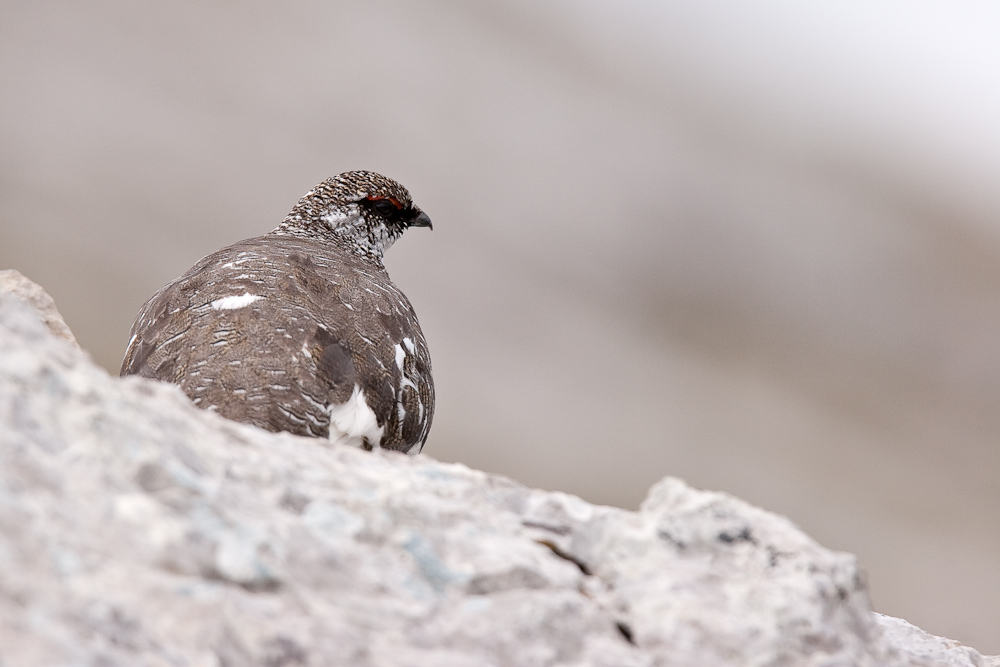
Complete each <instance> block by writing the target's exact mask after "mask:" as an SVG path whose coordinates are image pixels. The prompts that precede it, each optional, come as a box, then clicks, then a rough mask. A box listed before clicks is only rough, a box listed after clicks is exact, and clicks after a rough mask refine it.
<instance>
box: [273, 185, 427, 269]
mask: <svg viewBox="0 0 1000 667" xmlns="http://www.w3.org/2000/svg"><path fill="white" fill-rule="evenodd" d="M407 227H430V228H431V229H433V227H432V226H431V219H430V218H429V217H427V214H426V213H424V212H423V211H421V210H420V209H419V208H418V207H417V206H416V205H414V203H413V200H412V199H410V193H409V192H407V190H406V188H404V187H403V186H402V185H400V184H399V183H397V182H396V181H394V180H392V179H391V178H386V177H385V176H382V175H381V174H377V173H375V172H374V171H345V172H344V173H342V174H340V175H339V176H334V177H333V178H328V179H327V180H325V181H323V182H322V183H320V184H319V185H317V186H316V187H314V188H313V189H312V190H310V191H309V192H307V193H306V194H305V195H304V196H303V197H302V199H300V200H299V201H298V203H297V204H295V206H294V207H293V208H292V210H291V212H290V213H289V214H288V215H287V216H286V217H285V219H284V220H283V221H282V222H281V224H280V225H278V227H277V229H275V230H274V231H273V232H272V234H279V235H290V236H301V237H307V238H320V239H327V240H330V241H333V242H335V243H338V244H339V245H346V246H347V247H348V248H349V249H350V250H351V251H352V252H355V253H356V254H359V255H362V256H365V257H369V258H373V259H376V260H378V261H381V260H382V254H383V253H384V252H385V251H386V250H388V249H389V247H390V246H391V245H392V244H393V243H394V242H395V241H396V239H398V238H399V237H400V236H401V235H402V234H403V232H404V231H405V230H406V228H407Z"/></svg>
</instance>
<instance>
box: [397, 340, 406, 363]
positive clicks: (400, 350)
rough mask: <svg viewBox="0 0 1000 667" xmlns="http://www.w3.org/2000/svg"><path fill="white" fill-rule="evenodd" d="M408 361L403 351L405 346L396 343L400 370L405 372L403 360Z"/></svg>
mask: <svg viewBox="0 0 1000 667" xmlns="http://www.w3.org/2000/svg"><path fill="white" fill-rule="evenodd" d="M404 359H406V352H404V351H403V346H402V345H400V344H399V343H396V365H397V366H399V370H403V360H404Z"/></svg>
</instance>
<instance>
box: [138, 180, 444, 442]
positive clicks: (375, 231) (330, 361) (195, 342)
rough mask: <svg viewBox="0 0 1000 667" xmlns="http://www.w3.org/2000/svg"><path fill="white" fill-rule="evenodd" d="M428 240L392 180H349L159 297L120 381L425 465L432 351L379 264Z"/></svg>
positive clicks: (331, 184)
mask: <svg viewBox="0 0 1000 667" xmlns="http://www.w3.org/2000/svg"><path fill="white" fill-rule="evenodd" d="M411 226H422V227H430V219H429V218H428V217H427V216H426V215H425V214H424V213H423V212H421V210H420V209H419V208H417V207H416V206H414V205H413V203H412V201H411V200H410V195H409V193H408V192H407V191H406V189H405V188H403V187H402V186H401V185H399V184H398V183H396V182H395V181H393V180H391V179H388V178H386V177H384V176H380V175H379V174H376V173H373V172H366V171H354V172H347V173H344V174H341V175H339V176H336V177H334V178H331V179H328V180H326V181H324V182H323V183H320V184H319V185H317V186H316V187H315V188H314V189H313V190H311V191H310V192H308V193H307V194H306V195H305V196H304V197H303V198H302V199H300V200H299V202H298V203H297V204H296V205H295V207H294V208H293V209H292V211H291V213H289V214H288V216H287V217H286V218H285V219H284V220H283V221H282V222H281V224H280V225H279V226H278V227H277V228H276V229H275V230H274V231H272V232H270V233H269V234H266V235H264V236H258V237H256V238H252V239H247V240H245V241H240V242H239V243H236V244H234V245H231V246H229V247H227V248H223V249H222V250H220V251H218V252H216V253H213V254H211V255H209V256H208V257H205V258H204V259H202V260H201V261H200V262H198V263H197V264H195V266H193V267H192V268H191V269H190V270H189V271H188V272H187V273H185V274H184V275H183V276H181V277H180V278H178V279H177V280H175V281H173V282H172V283H170V284H168V285H167V286H165V287H164V288H163V289H161V290H160V291H159V292H157V293H156V294H154V295H153V297H152V298H150V299H149V301H147V302H146V304H145V305H144V306H143V307H142V309H141V310H140V311H139V314H138V316H137V317H136V321H135V323H134V324H133V325H132V332H131V333H132V339H131V340H130V341H129V345H128V349H127V350H126V352H125V360H124V361H123V362H122V369H121V374H122V375H131V374H134V375H141V376H144V377H150V378H155V379H158V380H164V381H167V382H173V383H176V384H178V385H180V386H181V388H182V389H183V390H184V392H185V393H186V394H187V395H188V396H189V397H190V398H191V399H192V400H193V401H194V402H195V403H196V404H197V405H199V406H200V407H202V408H205V409H209V410H215V411H217V412H218V413H219V414H221V415H223V416H225V417H228V418H230V419H234V420H236V421H241V422H247V423H250V424H255V425H257V426H260V427H262V428H265V429H268V430H271V431H289V432H291V433H296V434H299V435H310V436H317V437H326V438H330V439H331V440H335V441H340V442H346V443H349V444H354V445H358V446H362V447H365V448H366V449H371V448H372V447H384V448H387V449H397V450H402V451H406V452H418V451H420V449H421V448H422V447H423V444H424V442H425V440H426V439H427V433H428V431H429V430H430V426H431V419H432V417H433V414H434V385H433V382H432V380H431V360H430V355H429V353H428V351H427V343H426V341H425V340H424V336H423V333H421V331H420V325H419V324H418V322H417V317H416V314H415V313H414V312H413V307H412V306H411V305H410V302H409V301H408V300H407V299H406V297H405V296H404V295H403V293H402V292H400V291H399V290H398V289H397V288H396V286H395V285H393V284H392V281H390V280H389V276H388V274H387V273H386V271H385V268H384V267H383V265H382V253H383V252H384V251H385V250H387V249H388V248H389V246H391V245H392V243H393V241H395V240H396V239H397V238H399V236H400V235H401V234H402V233H403V231H404V230H405V229H406V228H407V227H411Z"/></svg>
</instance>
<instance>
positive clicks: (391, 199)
mask: <svg viewBox="0 0 1000 667" xmlns="http://www.w3.org/2000/svg"><path fill="white" fill-rule="evenodd" d="M366 199H367V200H368V201H387V202H389V203H390V204H392V205H393V206H395V207H396V208H398V209H401V208H403V205H402V204H400V203H399V200H398V199H396V198H395V197H366Z"/></svg>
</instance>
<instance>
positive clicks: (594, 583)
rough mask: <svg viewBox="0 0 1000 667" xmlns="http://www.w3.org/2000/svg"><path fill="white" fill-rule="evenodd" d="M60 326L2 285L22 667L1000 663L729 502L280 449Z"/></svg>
mask: <svg viewBox="0 0 1000 667" xmlns="http://www.w3.org/2000/svg"><path fill="white" fill-rule="evenodd" d="M19 280H24V279H23V278H19ZM14 282H17V281H14ZM22 287H23V285H22ZM29 291H30V290H29ZM22 292H23V290H22ZM52 311H53V312H54V308H53V309H52ZM46 318H48V319H46ZM49 320H51V313H42V314H39V312H38V311H37V310H36V309H35V308H34V307H32V306H31V305H30V303H29V302H28V301H27V300H25V299H24V298H23V296H21V297H19V296H18V294H17V292H16V290H8V293H7V294H0V566H2V567H0V665H3V666H4V667H33V666H35V665H38V666H41V665H46V666H49V665H88V666H89V665H101V666H107V667H111V666H116V665H121V666H129V667H131V666H135V665H150V666H157V667H159V666H163V667H167V666H174V665H177V666H181V665H190V666H192V667H194V666H197V667H210V666H211V667H244V666H251V665H259V666H261V667H283V666H293V665H311V666H314V667H315V666H320V665H352V666H359V667H365V666H369V665H371V666H376V665H377V666H385V667H389V666H393V667H397V666H409V665H412V666H414V667H417V666H419V667H435V666H441V667H445V666H454V667H459V666H461V667H469V666H471V667H491V666H496V667H500V666H508V665H509V666H511V667H531V666H534V665H566V666H569V665H574V666H580V667H582V666H585V665H595V666H597V665H602V666H606V667H626V666H630V665H635V666H640V665H643V666H646V665H650V666H651V665H684V666H686V665H692V666H695V665H697V666H699V667H702V666H715V665H768V666H775V667H776V666H779V665H817V666H818V665H824V666H833V665H843V666H861V665H872V666H876V665H877V666H893V665H900V666H902V665H928V666H929V665H980V666H986V665H1000V659H998V658H996V657H994V658H989V657H983V656H981V655H980V654H979V653H977V652H976V651H974V650H973V649H970V648H967V647H964V646H961V645H959V644H957V643H955V642H951V641H949V640H945V639H941V638H938V637H933V636H931V635H928V634H926V633H924V632H922V631H921V630H919V629H918V628H915V627H913V626H912V625H909V624H908V623H906V622H905V621H901V620H898V619H893V618H889V617H885V616H881V615H879V614H874V613H873V612H872V611H871V608H870V605H869V602H868V595H867V590H866V586H865V579H864V575H863V572H862V571H861V569H860V568H859V566H858V564H857V562H856V560H855V558H854V557H853V556H851V555H848V554H843V553H835V552H831V551H828V550H826V549H824V548H823V547H821V546H820V545H819V544H817V543H816V542H815V541H813V540H812V539H810V538H809V537H808V536H806V535H805V534H803V533H802V532H801V531H799V530H798V529H797V528H796V527H795V526H794V525H793V524H792V523H791V522H790V521H788V520H787V519H785V518H783V517H780V516H777V515H775V514H771V513H769V512H766V511H764V510H761V509H758V508H756V507H752V506H750V505H748V504H746V503H744V502H742V501H740V500H738V499H736V498H733V497H731V496H728V495H726V494H723V493H710V492H706V491H699V490H696V489H692V488H690V487H688V486H687V485H685V484H684V482H682V481H680V480H678V479H672V478H667V479H665V480H663V481H661V482H660V483H658V484H657V485H655V486H654V487H653V488H652V490H651V491H650V493H649V497H648V498H647V499H646V501H645V502H644V503H643V505H642V508H641V509H640V510H639V511H638V512H626V511H624V510H620V509H615V508H611V507H599V506H594V505H590V504H588V503H586V502H584V501H582V500H580V499H579V498H576V497H573V496H569V495H566V494H563V493H550V492H544V491H538V490H533V489H528V488H525V487H523V486H521V485H519V484H517V483H515V482H512V481H510V480H508V479H505V478H503V477H499V476H496V475H487V474H485V473H482V472H478V471H475V470H470V469H469V468H467V467H465V466H462V465H455V464H451V465H448V464H443V463H438V462H437V461H434V460H433V459H431V458H429V457H427V456H418V457H415V458H409V457H406V456H403V455H397V454H394V453H387V452H374V453H369V452H364V451H360V450H356V449H351V448H347V447H340V446H337V447H329V446H324V445H323V444H322V443H321V442H319V441H317V440H311V439H305V438H297V437H293V436H289V435H274V434H271V433H267V432H264V431H262V430H258V429H256V428H253V427H249V426H244V425H241V424H236V423H233V422H229V421H226V420H224V419H222V418H220V417H218V416H216V415H214V414H211V413H208V412H203V411H200V410H198V409H196V408H194V407H193V406H192V405H191V404H190V403H189V402H188V400H187V399H186V398H185V397H184V396H183V395H182V394H181V392H180V391H179V390H178V389H176V388H175V387H173V386H171V385H166V384H161V383H156V382H150V381H146V380H142V379H138V378H129V379H125V380H120V379H118V378H112V377H109V376H108V375H107V373H105V372H104V371H103V370H101V369H99V368H97V367H96V366H94V365H93V364H92V363H91V362H90V360H89V359H88V357H87V356H86V354H85V353H83V352H82V351H81V350H79V349H78V348H77V347H75V346H74V345H72V344H71V343H69V342H67V340H64V339H65V336H64V337H63V338H64V339H60V338H57V337H56V336H55V335H53V333H52V332H51V330H50V327H52V326H53V325H52V323H51V322H50V321H49ZM46 322H48V324H46ZM55 330H58V327H56V329H55ZM67 331H68V329H67Z"/></svg>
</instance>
